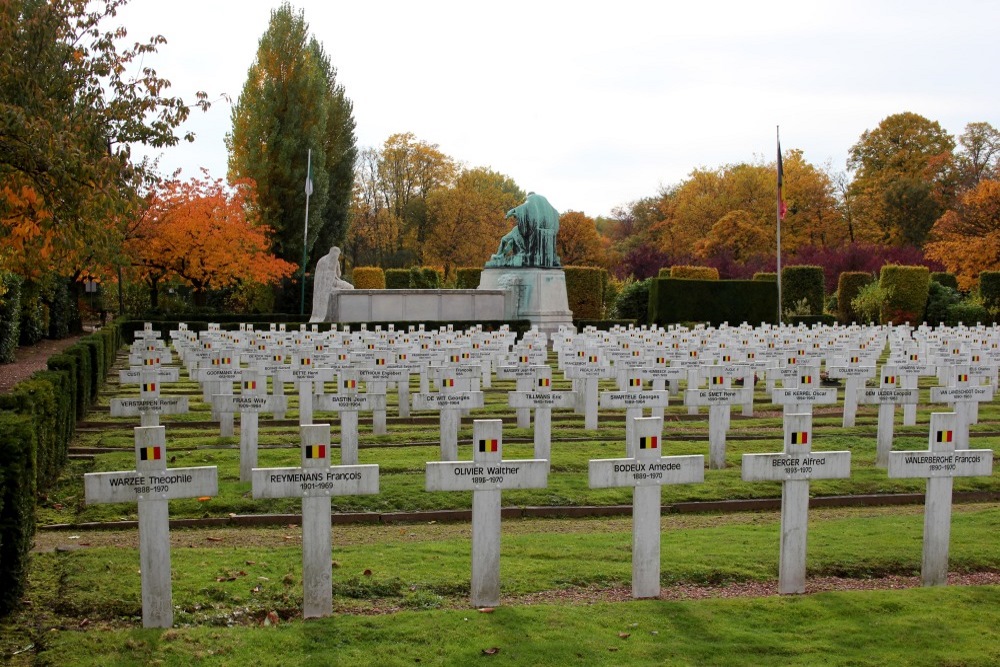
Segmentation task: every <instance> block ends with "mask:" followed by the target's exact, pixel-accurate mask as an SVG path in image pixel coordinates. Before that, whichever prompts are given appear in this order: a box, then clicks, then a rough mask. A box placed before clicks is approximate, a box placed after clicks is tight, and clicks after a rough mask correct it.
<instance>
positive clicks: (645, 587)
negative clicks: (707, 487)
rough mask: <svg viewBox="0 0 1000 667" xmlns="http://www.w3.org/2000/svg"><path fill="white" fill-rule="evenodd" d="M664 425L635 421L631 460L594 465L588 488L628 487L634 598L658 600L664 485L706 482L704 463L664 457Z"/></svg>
mask: <svg viewBox="0 0 1000 667" xmlns="http://www.w3.org/2000/svg"><path fill="white" fill-rule="evenodd" d="M662 434H663V419H662V418H661V417H642V418H640V419H636V420H635V429H634V430H633V433H632V442H631V443H629V445H628V450H629V451H631V452H632V455H631V456H629V457H628V458H624V459H592V460H591V461H590V488H592V489H603V488H608V487H612V486H631V487H634V488H633V490H632V597H634V598H652V597H658V596H659V595H660V497H661V493H660V491H661V488H660V487H661V485H663V484H696V483H699V482H704V481H705V457H704V456H702V455H701V454H695V455H691V456H663V455H662V452H663V447H662V442H663V441H662Z"/></svg>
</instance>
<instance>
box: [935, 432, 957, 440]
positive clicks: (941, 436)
mask: <svg viewBox="0 0 1000 667" xmlns="http://www.w3.org/2000/svg"><path fill="white" fill-rule="evenodd" d="M953 437H954V433H953V432H952V431H938V432H937V434H936V435H935V438H934V441H935V442H951V441H952V438H953Z"/></svg>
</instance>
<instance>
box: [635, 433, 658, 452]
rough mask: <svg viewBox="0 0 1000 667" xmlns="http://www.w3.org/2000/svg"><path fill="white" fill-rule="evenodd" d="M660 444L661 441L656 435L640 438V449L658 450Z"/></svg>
mask: <svg viewBox="0 0 1000 667" xmlns="http://www.w3.org/2000/svg"><path fill="white" fill-rule="evenodd" d="M659 444H660V439H659V438H658V437H657V436H655V435H647V436H642V437H641V438H639V449H656V448H657V447H658V446H659Z"/></svg>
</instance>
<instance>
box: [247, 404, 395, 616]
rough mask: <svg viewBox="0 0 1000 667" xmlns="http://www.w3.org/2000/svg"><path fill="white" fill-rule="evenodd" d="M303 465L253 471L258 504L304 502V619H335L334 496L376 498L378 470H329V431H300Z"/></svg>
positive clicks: (323, 427) (317, 427) (324, 427)
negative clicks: (265, 500)
mask: <svg viewBox="0 0 1000 667" xmlns="http://www.w3.org/2000/svg"><path fill="white" fill-rule="evenodd" d="M299 432H300V434H301V450H302V465H301V466H300V467H298V468H254V470H253V497H254V498H302V588H303V603H302V615H303V616H304V617H305V618H317V617H320V616H329V615H330V614H331V613H333V563H332V561H331V560H330V550H331V539H330V538H331V527H330V524H331V521H330V496H359V495H371V494H376V493H378V466H377V465H373V464H368V465H349V466H336V465H334V466H332V465H330V425H329V424H307V425H303V426H299Z"/></svg>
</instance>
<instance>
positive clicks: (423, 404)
mask: <svg viewBox="0 0 1000 667" xmlns="http://www.w3.org/2000/svg"><path fill="white" fill-rule="evenodd" d="M438 381H439V382H440V385H441V387H440V388H441V391H439V392H436V393H426V394H425V393H419V394H414V395H413V409H414V410H438V411H439V413H440V420H441V421H440V424H441V427H440V431H441V460H442V461H453V460H455V459H457V458H458V427H459V423H460V422H461V415H462V410H468V409H471V408H481V407H483V392H481V391H456V387H455V383H456V378H455V376H454V374H449V373H447V372H442V373H441V377H440V378H439V380H438Z"/></svg>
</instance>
